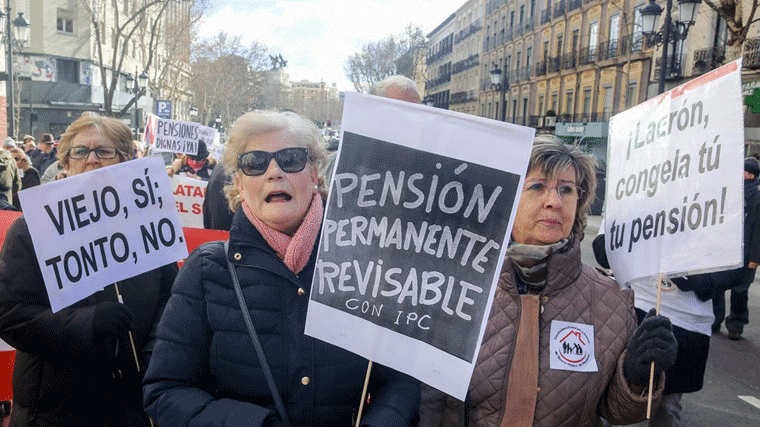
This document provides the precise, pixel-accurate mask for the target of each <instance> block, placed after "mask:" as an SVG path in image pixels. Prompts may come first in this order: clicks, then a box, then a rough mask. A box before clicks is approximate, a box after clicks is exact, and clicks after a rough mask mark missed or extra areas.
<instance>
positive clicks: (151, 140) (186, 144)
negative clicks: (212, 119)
mask: <svg viewBox="0 0 760 427" xmlns="http://www.w3.org/2000/svg"><path fill="white" fill-rule="evenodd" d="M145 129H146V131H145V138H144V141H143V142H144V143H145V145H146V146H152V147H153V152H155V153H162V152H171V153H182V154H190V155H195V154H197V153H198V141H203V142H204V143H205V144H206V147H207V149H208V151H209V152H211V150H212V147H214V145H215V144H217V143H218V141H219V136H218V135H217V132H216V129H214V128H211V127H208V126H203V125H201V124H200V123H196V122H184V121H181V120H170V119H162V118H161V117H158V116H156V115H154V114H151V115H150V116H148V120H147V122H146V124H145Z"/></svg>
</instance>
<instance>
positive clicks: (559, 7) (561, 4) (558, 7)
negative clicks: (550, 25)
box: [554, 0, 565, 18]
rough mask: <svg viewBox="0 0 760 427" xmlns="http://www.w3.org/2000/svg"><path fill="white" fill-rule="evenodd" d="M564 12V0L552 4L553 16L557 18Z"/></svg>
mask: <svg viewBox="0 0 760 427" xmlns="http://www.w3.org/2000/svg"><path fill="white" fill-rule="evenodd" d="M564 14H565V0H559V2H558V3H557V4H555V5H554V17H555V18H559V17H560V16H562V15H564Z"/></svg>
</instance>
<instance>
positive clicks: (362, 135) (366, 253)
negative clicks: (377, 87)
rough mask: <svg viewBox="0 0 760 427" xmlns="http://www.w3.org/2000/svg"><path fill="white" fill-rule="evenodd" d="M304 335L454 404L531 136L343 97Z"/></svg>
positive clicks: (479, 332)
mask: <svg viewBox="0 0 760 427" xmlns="http://www.w3.org/2000/svg"><path fill="white" fill-rule="evenodd" d="M343 111H344V113H343V121H342V127H341V138H342V144H341V148H340V151H339V152H338V162H337V165H336V169H335V175H334V177H333V181H332V188H331V191H330V196H329V198H328V202H327V212H326V218H325V221H324V225H323V231H322V238H321V241H320V247H319V255H318V258H317V263H316V271H315V273H314V280H313V282H312V288H311V300H310V302H309V309H308V314H307V318H306V334H307V335H310V336H313V337H316V338H319V339H321V340H323V341H327V342H329V343H332V344H334V345H337V346H339V347H342V348H345V349H347V350H349V351H352V352H354V353H357V354H359V355H361V356H363V357H366V358H367V359H370V360H372V361H375V362H378V363H381V364H383V365H385V366H389V367H392V368H394V369H397V370H399V371H401V372H404V373H406V374H409V375H411V376H413V377H415V378H417V379H419V380H421V381H423V382H425V383H427V384H430V385H431V386H433V387H436V388H438V389H440V390H442V391H444V392H446V393H448V394H450V395H452V396H454V397H457V398H460V399H464V397H465V394H466V393H467V388H468V385H469V383H470V378H471V376H472V371H473V368H474V365H475V361H476V359H477V354H478V350H479V349H480V343H481V340H482V337H483V332H484V330H485V324H486V321H487V317H488V313H489V311H490V307H491V301H492V299H493V294H494V292H493V291H494V290H495V286H496V283H497V279H498V276H499V273H500V271H501V266H502V262H503V259H504V254H505V252H506V246H507V245H506V242H507V239H508V236H509V232H510V230H511V227H512V222H513V220H514V215H515V211H516V204H517V201H518V200H519V196H520V189H521V188H522V181H523V179H524V174H525V171H526V169H527V165H528V158H529V156H530V152H531V147H532V145H533V137H534V132H535V131H534V129H531V128H525V127H521V126H515V125H511V124H506V123H502V122H497V121H493V120H487V119H483V118H479V117H474V116H470V115H466V114H461V113H456V112H452V111H446V110H441V109H434V108H430V107H426V106H423V105H419V104H412V103H407V102H401V101H396V100H391V99H387V98H378V97H374V96H365V95H360V94H357V93H347V94H346V102H345V106H344V110H343Z"/></svg>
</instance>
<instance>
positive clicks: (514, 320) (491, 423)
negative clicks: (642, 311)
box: [420, 239, 664, 427]
mask: <svg viewBox="0 0 760 427" xmlns="http://www.w3.org/2000/svg"><path fill="white" fill-rule="evenodd" d="M515 280H516V279H515V273H514V267H513V266H512V263H511V261H509V260H508V259H507V260H505V264H504V268H503V270H502V272H501V276H500V277H499V284H498V288H497V290H496V294H495V296H494V302H493V306H492V308H491V313H490V316H489V319H488V324H487V326H486V331H485V335H484V337H483V343H482V345H481V347H480V353H479V354H478V360H477V363H476V366H475V370H474V373H473V376H472V380H471V382H470V388H469V396H468V397H469V399H468V402H469V405H468V408H467V411H464V410H463V408H462V402H461V401H459V400H457V399H454V398H452V397H450V396H447V395H445V394H443V393H442V392H440V391H438V390H435V389H433V388H431V387H429V386H423V389H422V402H421V404H420V419H421V423H420V425H421V426H459V425H464V423H463V420H462V417H463V414H465V413H467V414H468V415H469V425H470V426H475V427H480V426H482V427H498V426H508V425H509V414H504V410H503V409H502V407H503V399H504V398H505V396H506V395H507V380H508V378H509V374H510V368H511V366H513V364H515V363H526V362H524V361H513V360H512V355H513V352H514V345H515V338H516V336H517V330H518V327H519V320H520V310H521V303H520V295H519V293H518V292H517V288H516V283H515ZM539 298H540V302H541V306H540V314H539V319H538V322H539V331H540V332H539V335H540V336H539V350H538V354H539V360H538V389H537V393H536V396H535V398H536V400H537V402H536V410H535V414H534V420H533V425H534V426H553V427H557V426H601V425H602V424H601V420H600V418H599V417H600V416H603V417H604V418H606V419H607V420H608V421H610V422H612V423H613V424H615V425H627V424H631V423H634V422H637V421H641V420H643V419H644V418H645V416H646V400H647V398H646V395H643V396H641V395H638V394H635V393H634V392H633V391H631V390H630V389H629V387H628V385H627V381H626V380H625V378H624V377H623V368H622V365H623V363H622V361H623V355H624V350H625V348H626V345H627V343H628V341H629V339H630V337H631V335H632V334H633V331H634V330H635V328H636V315H635V312H634V308H633V293H632V292H631V291H630V290H629V289H628V290H621V289H620V288H619V287H618V285H617V283H616V282H615V281H613V280H612V279H610V278H608V277H605V276H603V275H602V274H601V273H599V272H598V271H596V270H595V269H594V268H592V267H589V266H588V265H586V264H583V263H582V262H581V254H580V243H579V241H578V240H577V239H576V240H575V241H574V242H573V244H572V247H571V248H570V249H569V250H568V251H566V252H563V253H555V254H553V255H551V256H550V257H549V260H548V262H547V280H546V286H545V287H544V289H543V290H542V291H541V293H540V295H539ZM554 320H558V321H566V322H574V323H580V324H585V325H592V326H593V328H594V329H593V334H594V350H595V352H594V354H595V358H596V363H597V366H598V371H597V372H576V371H568V370H558V369H550V368H549V364H550V357H551V355H550V350H549V345H550V339H551V336H550V328H551V323H552V321H554ZM657 384H658V386H657V387H656V389H655V393H654V398H655V400H658V399H659V398H660V397H661V394H662V388H663V385H664V375H661V378H660V379H659V381H658V383H657ZM656 403H657V402H654V403H653V405H655V404H656ZM505 416H506V417H507V418H506V419H505V420H504V421H503V422H504V423H503V424H502V419H503V418H504V417H505Z"/></svg>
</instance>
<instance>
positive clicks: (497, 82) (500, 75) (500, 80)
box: [491, 62, 509, 122]
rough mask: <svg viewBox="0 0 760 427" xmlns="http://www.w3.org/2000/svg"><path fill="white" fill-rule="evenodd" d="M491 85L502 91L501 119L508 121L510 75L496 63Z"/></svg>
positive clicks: (492, 70)
mask: <svg viewBox="0 0 760 427" xmlns="http://www.w3.org/2000/svg"><path fill="white" fill-rule="evenodd" d="M491 85H492V86H493V87H494V88H496V89H497V90H499V91H501V107H502V108H501V121H502V122H506V121H507V89H509V77H506V72H503V71H502V70H501V68H499V67H498V66H497V65H496V63H495V62H494V63H493V68H491Z"/></svg>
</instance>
